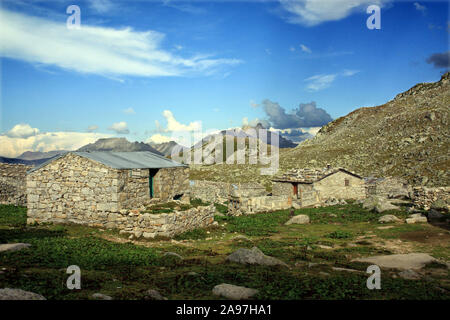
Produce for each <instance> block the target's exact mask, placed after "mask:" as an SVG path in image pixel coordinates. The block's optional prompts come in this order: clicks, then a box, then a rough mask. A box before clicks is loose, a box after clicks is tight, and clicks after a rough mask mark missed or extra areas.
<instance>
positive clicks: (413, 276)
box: [398, 269, 420, 280]
mask: <svg viewBox="0 0 450 320" xmlns="http://www.w3.org/2000/svg"><path fill="white" fill-rule="evenodd" d="M398 275H399V277H400V278H403V279H407V280H418V279H420V274H418V273H417V272H415V271H414V270H411V269H407V270H404V271H402V272H400V273H399V274H398Z"/></svg>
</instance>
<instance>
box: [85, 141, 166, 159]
mask: <svg viewBox="0 0 450 320" xmlns="http://www.w3.org/2000/svg"><path fill="white" fill-rule="evenodd" d="M78 151H121V152H130V151H150V152H153V153H156V154H159V155H163V154H162V153H161V152H159V151H157V150H155V149H154V148H152V147H151V146H150V145H148V144H146V143H143V142H129V141H128V140H127V139H126V138H106V139H98V140H97V141H96V142H94V143H90V144H87V145H85V146H83V147H81V148H80V149H78Z"/></svg>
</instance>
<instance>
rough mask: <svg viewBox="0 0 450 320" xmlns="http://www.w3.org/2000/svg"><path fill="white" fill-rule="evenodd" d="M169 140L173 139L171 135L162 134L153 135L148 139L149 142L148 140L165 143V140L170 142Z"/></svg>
mask: <svg viewBox="0 0 450 320" xmlns="http://www.w3.org/2000/svg"><path fill="white" fill-rule="evenodd" d="M169 141H173V140H172V139H171V138H170V137H167V136H163V135H162V134H159V133H157V134H154V135H152V136H151V137H150V138H148V139H147V141H146V142H147V143H148V142H154V143H164V142H169Z"/></svg>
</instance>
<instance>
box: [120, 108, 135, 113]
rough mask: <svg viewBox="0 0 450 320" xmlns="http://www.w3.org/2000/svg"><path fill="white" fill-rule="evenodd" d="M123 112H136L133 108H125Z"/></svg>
mask: <svg viewBox="0 0 450 320" xmlns="http://www.w3.org/2000/svg"><path fill="white" fill-rule="evenodd" d="M123 112H124V113H126V114H136V112H135V111H134V109H133V108H127V109H124V110H123Z"/></svg>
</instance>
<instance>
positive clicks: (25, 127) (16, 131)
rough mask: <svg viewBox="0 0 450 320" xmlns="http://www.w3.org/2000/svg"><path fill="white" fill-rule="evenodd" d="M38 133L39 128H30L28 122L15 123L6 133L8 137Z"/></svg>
mask: <svg viewBox="0 0 450 320" xmlns="http://www.w3.org/2000/svg"><path fill="white" fill-rule="evenodd" d="M38 133H39V129H36V128H32V127H31V126H30V125H29V124H26V123H20V124H16V125H15V126H14V127H13V128H12V129H11V130H9V131H8V132H7V133H6V135H7V136H8V137H10V138H28V137H32V136H35V135H37V134H38Z"/></svg>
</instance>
